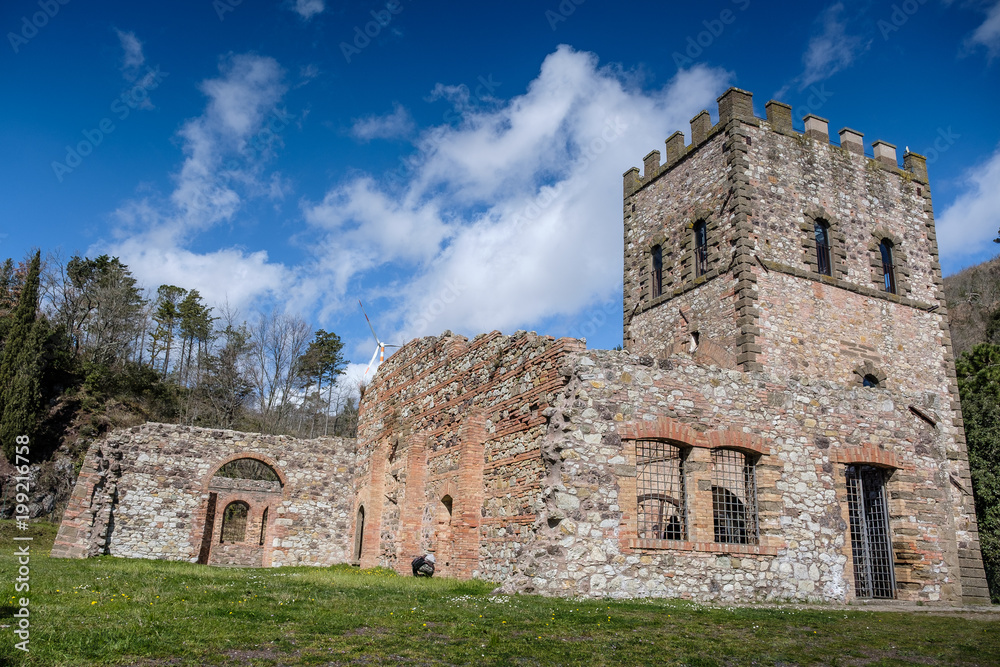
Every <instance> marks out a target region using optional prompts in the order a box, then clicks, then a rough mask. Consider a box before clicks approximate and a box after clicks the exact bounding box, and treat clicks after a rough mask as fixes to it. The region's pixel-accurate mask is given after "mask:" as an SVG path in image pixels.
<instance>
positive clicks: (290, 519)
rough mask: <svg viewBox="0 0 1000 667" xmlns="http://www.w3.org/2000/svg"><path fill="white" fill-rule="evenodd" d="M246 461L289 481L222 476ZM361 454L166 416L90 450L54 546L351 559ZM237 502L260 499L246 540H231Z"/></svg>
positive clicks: (310, 560)
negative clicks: (227, 515)
mask: <svg viewBox="0 0 1000 667" xmlns="http://www.w3.org/2000/svg"><path fill="white" fill-rule="evenodd" d="M240 458H252V459H257V460H259V461H261V462H263V463H265V464H267V465H269V466H270V467H271V468H272V469H273V470H274V471H275V472H276V473H277V475H278V476H279V478H280V479H281V481H280V483H278V482H264V481H254V480H242V479H228V478H220V477H214V479H213V476H214V475H215V473H216V472H217V471H218V470H219V468H221V467H222V466H223V465H224V464H225V463H227V462H229V461H234V460H236V459H240ZM354 458H355V442H354V440H350V439H342V438H318V439H315V440H296V439H294V438H289V437H285V436H266V435H260V434H250V433H239V432H236V431H225V430H214V429H203V428H194V427H187V426H176V425H170V424H154V423H147V424H145V425H143V426H137V427H133V428H130V429H126V430H121V431H115V432H113V433H111V434H109V435H108V437H107V438H105V439H104V440H101V441H98V442H95V443H94V445H93V446H92V447H91V448H90V450H89V451H88V452H87V456H86V458H85V460H84V465H83V468H82V470H81V471H80V475H79V478H78V480H77V484H76V487H75V489H74V491H73V496H72V498H71V500H70V504H69V506H68V507H67V510H66V512H65V514H64V516H63V522H62V525H61V526H60V528H59V534H58V536H57V538H56V542H55V545H54V546H53V549H52V555H53V556H55V557H66V558H84V557H88V556H93V555H98V554H111V555H113V556H123V557H129V558H158V559H166V560H186V561H191V562H196V561H200V562H210V563H216V562H218V563H220V564H254V565H264V566H279V565H330V564H333V563H342V562H346V561H347V560H348V558H349V538H348V537H347V536H348V535H349V534H350V526H351V520H352V517H351V516H350V512H351V510H352V504H353V498H354V486H353V475H354ZM237 501H239V502H246V503H247V504H248V505H249V506H250V512H249V516H248V517H247V522H246V529H245V537H244V540H242V541H241V542H240V543H238V544H223V543H222V540H221V524H222V521H221V517H222V515H223V513H224V511H225V508H226V506H227V505H229V503H231V502H237ZM261 542H263V544H262V543H261Z"/></svg>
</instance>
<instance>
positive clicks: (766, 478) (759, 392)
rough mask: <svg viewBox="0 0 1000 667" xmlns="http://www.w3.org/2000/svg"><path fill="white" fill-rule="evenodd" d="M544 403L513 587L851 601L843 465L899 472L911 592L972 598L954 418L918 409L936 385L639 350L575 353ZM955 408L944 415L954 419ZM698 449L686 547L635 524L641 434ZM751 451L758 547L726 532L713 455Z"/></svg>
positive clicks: (897, 529)
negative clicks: (798, 376) (951, 460)
mask: <svg viewBox="0 0 1000 667" xmlns="http://www.w3.org/2000/svg"><path fill="white" fill-rule="evenodd" d="M571 362H572V364H571V369H570V370H571V373H572V379H571V380H570V382H569V384H568V385H567V387H566V389H565V390H564V392H563V393H562V394H561V395H560V396H559V397H558V399H557V401H556V402H555V404H554V405H553V406H552V407H551V408H550V409H549V410H548V411H547V414H549V415H550V423H549V428H548V431H547V434H546V436H545V438H544V440H543V442H542V455H543V457H544V458H545V459H546V460H548V461H553V462H554V463H553V464H552V465H550V466H549V468H548V470H547V473H548V475H547V477H546V481H545V484H546V486H545V489H544V491H543V500H544V509H543V510H542V511H541V512H540V513H539V517H538V521H537V522H536V524H535V525H536V527H537V533H536V539H535V541H533V542H531V543H530V544H528V545H527V547H526V548H525V550H524V552H523V553H524V555H523V557H522V558H521V559H520V560H519V561H518V577H517V578H516V580H515V583H514V584H512V585H511V589H512V590H520V591H532V592H541V593H545V594H550V595H566V594H570V595H583V596H591V597H602V596H611V597H633V596H656V597H659V596H664V597H684V598H691V599H697V600H719V601H749V600H773V599H789V600H826V601H838V602H845V601H849V600H851V599H853V597H854V580H853V565H852V559H851V548H850V534H849V527H848V522H849V517H848V509H847V495H846V493H847V492H846V481H845V472H846V466H847V465H848V464H849V463H869V464H873V465H876V466H882V467H884V468H885V469H887V470H889V471H891V474H890V476H889V481H888V486H887V489H888V493H889V512H890V531H891V535H892V546H893V551H894V554H895V577H896V581H897V593H898V597H899V598H900V599H908V600H914V601H917V600H920V601H927V602H934V601H939V600H947V601H952V602H956V601H961V599H962V581H961V577H960V571H959V563H958V553H957V545H956V533H955V529H954V525H955V523H954V519H955V517H953V516H952V514H951V507H952V503H951V502H949V499H950V496H952V495H954V494H956V493H961V491H959V490H958V489H957V488H956V487H955V485H953V484H952V483H951V482H950V481H949V472H948V470H949V465H948V455H947V452H948V450H949V448H951V449H953V448H954V437H953V436H954V433H955V427H954V425H953V424H951V423H950V421H949V420H948V419H947V418H944V419H942V421H941V422H939V423H938V424H937V425H936V426H932V425H931V424H929V423H928V422H927V421H926V420H924V419H922V418H921V417H919V416H918V415H917V414H916V413H915V412H913V411H912V410H911V409H910V407H911V406H914V407H917V408H918V409H920V410H922V411H926V412H933V411H934V410H939V409H940V408H941V399H940V397H938V396H935V395H933V394H908V393H905V392H902V391H890V390H885V389H879V388H862V387H847V386H843V385H839V384H837V383H834V382H830V381H819V380H802V381H786V380H784V379H780V380H776V379H774V378H770V377H767V376H765V375H763V374H756V373H754V374H746V373H740V372H738V371H730V370H724V369H718V368H712V367H706V366H702V365H700V364H697V363H694V362H693V361H692V360H690V359H685V358H683V356H675V357H673V358H671V359H669V360H661V361H659V362H654V361H653V360H652V359H651V358H649V357H638V356H636V355H630V354H628V353H627V352H611V351H588V352H585V353H579V354H575V355H573V357H572V359H571ZM945 414H947V413H945ZM639 438H655V439H662V440H666V441H669V442H673V443H676V444H679V445H681V446H682V448H683V449H684V451H685V452H686V457H687V458H686V466H687V472H686V475H687V477H688V479H687V490H688V503H687V504H688V512H689V514H688V521H689V528H688V530H689V533H688V536H687V539H686V540H683V541H674V540H644V539H639V536H638V534H637V531H636V509H637V498H636V478H635V476H636V467H635V466H636V458H635V441H636V439H639ZM719 447H722V448H736V449H739V450H741V451H746V452H751V453H754V454H755V455H756V456H757V457H758V458H757V462H756V466H755V469H756V476H757V486H758V496H757V500H758V505H759V517H760V540H759V545H752V544H747V545H739V544H719V543H715V542H714V537H713V514H712V512H713V505H712V493H711V490H710V489H711V486H710V485H711V480H710V476H709V473H708V469H709V467H710V452H711V450H712V449H714V448H719Z"/></svg>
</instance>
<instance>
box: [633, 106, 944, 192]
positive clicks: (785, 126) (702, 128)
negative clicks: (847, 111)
mask: <svg viewBox="0 0 1000 667" xmlns="http://www.w3.org/2000/svg"><path fill="white" fill-rule="evenodd" d="M717 102H718V119H719V120H718V122H716V123H715V124H714V125H713V124H712V121H711V115H710V114H709V112H708V110H707V109H705V110H702V111H700V112H699V113H698V114H697V115H696V116H695V117H694V118H692V119H691V135H690V136H691V143H690V144H686V143H685V139H684V133H683V132H680V131H677V132H674V133H673V134H671V135H670V136H669V137H667V140H666V142H665V146H664V153H663V155H665V160H664V162H663V163H661V162H660V160H661V153H660V151H658V150H652V151H650V152H649V153H648V154H647V155H646V157H644V158H643V160H642V163H643V169H642V173H641V174H640V172H639V168H638V167H632V168H630V169H629V170H628V171H626V172H625V173H624V174H623V178H624V194H625V196H626V197H628V196H629V195H631V194H634V193H635V192H636V191H637V190H639V189H640V188H642V187H644V186H646V185H648V184H649V183H651V182H652V181H654V180H655V179H656V178H658V177H659V176H660V175H662V174H663V173H665V172H667V171H670V170H671V169H673V168H674V167H675V166H677V165H678V164H679V163H680V162H681V161H682V160H684V159H685V158H686V157H687V156H688V155H690V154H691V153H692V152H694V151H696V150H697V149H698V148H699V147H700V146H702V145H703V144H705V143H706V142H707V141H708V140H709V139H711V138H712V137H714V136H716V135H717V134H719V133H720V132H722V131H723V130H725V129H726V127H727V125H728V124H729V123H730V122H731V121H733V120H738V121H742V122H743V123H746V124H748V125H752V126H755V127H761V126H762V124H763V126H765V127H767V128H768V129H770V130H771V131H772V132H776V133H778V134H783V135H785V136H789V137H805V138H809V139H814V140H816V141H817V142H821V143H825V144H828V145H831V146H834V147H839V148H841V149H843V150H845V151H849V152H851V153H853V154H855V155H860V156H864V153H865V150H864V135H863V134H862V133H860V132H858V131H857V130H852V129H851V128H848V127H845V128H843V129H842V130H840V132H839V133H838V135H839V144H832V143H831V141H830V131H829V121H828V120H827V119H826V118H821V117H819V116H817V115H815V114H812V113H810V114H807V115H806V116H804V117H803V118H802V121H803V122H804V124H805V131H804V132H799V131H797V130H795V129H794V128H793V127H792V107H791V106H790V105H788V104H785V103H783V102H778V101H777V100H771V101H769V102H768V103H767V104H765V105H764V108H765V110H766V114H767V116H766V118H759V117H757V116H755V115H754V113H753V93H750V92H748V91H746V90H741V89H740V88H730V89H729V90H727V91H726V92H725V93H723V94H722V95H721V96H720V97H719V98H718V100H717ZM871 148H872V153H873V157H871V158H869V160H871V161H872V164H874V165H877V166H881V167H883V168H885V169H886V170H887V171H890V172H893V171H895V172H897V173H898V172H901V171H906V172H908V174H909V177H910V178H913V179H915V180H917V181H919V182H921V183H924V184H926V183H927V158H925V157H924V156H923V155H919V154H917V153H913V152H909V151H907V152H905V153H904V154H903V166H902V169H901V168H900V167H899V163H898V160H897V156H896V146H894V145H893V144H890V143H888V142H885V141H882V140H878V141H875V142H873V143H872V145H871Z"/></svg>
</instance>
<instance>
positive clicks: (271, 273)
mask: <svg viewBox="0 0 1000 667" xmlns="http://www.w3.org/2000/svg"><path fill="white" fill-rule="evenodd" d="M219 71H220V75H219V76H218V77H217V78H213V79H209V80H206V81H204V82H203V83H202V85H201V90H202V92H203V93H204V94H205V96H206V98H207V103H206V106H205V110H204V112H203V113H202V114H201V115H200V116H198V117H196V118H192V119H190V120H188V121H187V122H185V123H184V125H183V126H182V127H181V129H180V130H179V131H178V136H179V137H180V139H181V142H182V146H183V151H184V162H183V163H182V165H181V167H180V170H179V171H178V173H177V174H175V175H174V177H173V179H174V182H175V185H174V189H173V191H172V192H171V193H170V195H169V196H167V197H162V196H157V195H155V194H150V195H147V196H145V197H142V198H138V199H133V200H129V201H126V202H124V203H122V205H121V206H119V208H118V209H117V210H116V211H115V213H114V220H115V222H116V223H117V224H116V226H115V228H114V230H113V234H114V236H115V238H114V240H112V241H110V242H103V243H102V244H98V246H96V247H95V250H97V251H105V252H111V253H113V254H115V255H117V256H119V257H121V258H122V261H124V262H126V263H127V264H129V266H130V267H132V269H133V271H134V272H135V274H136V275H137V276H139V277H140V278H141V279H142V280H143V282H144V283H145V284H146V285H147V286H149V287H152V288H155V287H156V286H158V285H160V284H165V283H170V284H177V285H180V286H181V287H185V288H188V289H190V288H197V289H198V290H199V291H200V292H201V293H202V294H203V295H205V296H206V298H207V300H208V302H209V303H213V304H220V303H222V302H223V301H224V300H225V299H227V298H228V300H229V302H230V303H231V304H233V305H234V306H236V307H244V306H246V305H248V304H251V303H252V302H253V301H254V300H255V299H260V298H267V297H268V296H269V295H274V294H277V293H279V292H281V293H283V294H287V293H288V290H289V283H290V279H289V273H288V270H287V269H286V268H285V267H284V266H282V265H280V264H273V263H270V262H269V261H268V255H267V253H266V252H264V251H258V252H247V251H245V250H243V249H241V248H222V249H219V250H216V251H214V252H207V253H196V252H194V251H192V250H190V249H189V246H190V244H191V243H192V242H193V240H194V238H195V237H196V236H197V235H198V234H199V233H202V232H204V231H206V230H208V229H210V228H212V227H213V226H215V225H217V224H219V223H221V222H231V221H232V220H233V219H234V216H235V215H236V214H237V212H238V211H239V210H240V208H241V206H242V205H243V203H244V202H243V197H241V194H240V192H243V193H245V194H246V196H250V197H252V196H268V197H272V198H280V197H283V196H284V195H285V193H286V192H287V185H286V184H285V183H284V181H283V180H282V179H281V177H280V175H277V174H269V175H266V174H264V164H265V163H266V161H267V159H268V157H269V156H270V153H271V151H272V144H273V143H274V142H275V141H279V139H277V138H276V134H275V129H274V128H278V131H280V127H279V125H280V123H284V124H285V125H287V123H288V120H287V117H286V116H285V115H284V112H283V110H281V109H280V108H279V106H278V105H279V104H280V102H281V99H282V96H283V95H284V93H285V90H286V86H285V84H284V73H283V71H282V69H281V67H280V66H279V65H278V63H277V62H276V61H275V60H273V59H271V58H266V57H262V56H257V55H252V54H243V55H233V56H230V57H227V58H225V59H223V60H222V61H221V63H220V65H219Z"/></svg>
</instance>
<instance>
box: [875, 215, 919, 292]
mask: <svg viewBox="0 0 1000 667" xmlns="http://www.w3.org/2000/svg"><path fill="white" fill-rule="evenodd" d="M871 234H872V240H871V243H870V244H869V246H868V250H869V253H870V254H869V257H870V259H871V280H872V283H874V285H875V286H876V289H878V290H879V291H880V292H884V293H886V294H898V295H900V296H906V295H907V294H908V293H909V292H910V284H909V278H910V271H909V269H908V268H907V262H906V254H905V251H904V250H903V244H902V242H901V239H900V238H899V237H898V236H895V235H893V234H891V233H890V232H889V230H887V229H885V228H883V227H879V228H878V229H876V230H874V231H873V232H872V233H871Z"/></svg>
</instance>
